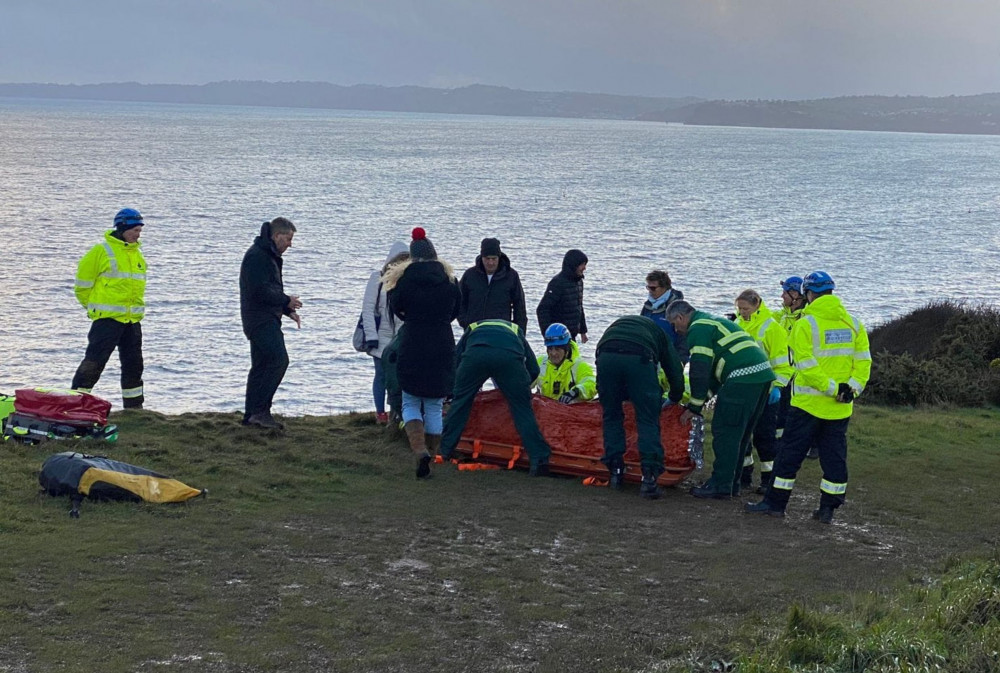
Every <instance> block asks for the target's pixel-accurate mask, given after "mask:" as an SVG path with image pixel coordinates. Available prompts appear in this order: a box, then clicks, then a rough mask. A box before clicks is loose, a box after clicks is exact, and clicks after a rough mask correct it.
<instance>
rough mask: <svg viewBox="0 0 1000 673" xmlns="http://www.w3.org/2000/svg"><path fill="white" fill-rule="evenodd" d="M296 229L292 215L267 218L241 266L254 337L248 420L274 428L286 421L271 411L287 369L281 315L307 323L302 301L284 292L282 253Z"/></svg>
mask: <svg viewBox="0 0 1000 673" xmlns="http://www.w3.org/2000/svg"><path fill="white" fill-rule="evenodd" d="M294 235H295V225H294V224H292V221H291V220H287V219H285V218H284V217H278V218H275V219H274V220H272V221H271V222H265V223H264V224H263V225H262V226H261V228H260V236H258V237H257V238H256V239H254V242H253V245H251V246H250V249H249V250H247V252H246V254H245V255H244V256H243V264H242V265H241V266H240V318H242V320H243V334H245V335H246V337H247V339H249V340H250V374H249V375H248V376H247V397H246V407H245V409H244V412H243V424H244V425H256V426H258V427H261V428H268V429H272V430H280V429H282V427H284V426H282V424H281V423H279V422H278V421H276V420H274V418H273V417H272V416H271V404H272V403H273V401H274V393H275V391H276V390H277V389H278V385H279V384H280V383H281V379H282V378H284V376H285V370H286V369H288V351H286V350H285V337H284V335H283V334H282V333H281V316H283V315H287V316H288V317H289V318H291V319H292V320H294V321H295V324H296V325H298V326H299V327H301V326H302V323H301V321H300V320H299V314H298V313H296V310H297V309H299V308H301V306H302V302H301V301H299V298H298V297H296V296H290V295H287V294H285V290H284V285H283V284H282V280H281V266H282V260H281V256H282V255H283V254H284V252H285V251H286V250H288V248H290V247H292V237H293V236H294Z"/></svg>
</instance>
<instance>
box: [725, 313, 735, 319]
mask: <svg viewBox="0 0 1000 673" xmlns="http://www.w3.org/2000/svg"><path fill="white" fill-rule="evenodd" d="M726 318H727V319H728V320H732V321H735V320H736V314H735V313H727V314H726Z"/></svg>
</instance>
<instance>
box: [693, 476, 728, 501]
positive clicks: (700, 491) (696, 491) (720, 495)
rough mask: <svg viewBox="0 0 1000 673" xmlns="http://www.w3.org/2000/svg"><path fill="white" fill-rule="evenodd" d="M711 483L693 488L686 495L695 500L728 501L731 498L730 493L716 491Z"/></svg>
mask: <svg viewBox="0 0 1000 673" xmlns="http://www.w3.org/2000/svg"><path fill="white" fill-rule="evenodd" d="M711 483H712V482H711V481H706V482H705V483H704V484H702V485H701V486H693V487H692V488H691V490H690V491H688V493H690V494H691V495H693V496H694V497H696V498H707V499H713V500H729V499H730V498H732V497H733V494H732V492H731V491H729V490H726V491H717V490H715V487H713V486H712V485H711Z"/></svg>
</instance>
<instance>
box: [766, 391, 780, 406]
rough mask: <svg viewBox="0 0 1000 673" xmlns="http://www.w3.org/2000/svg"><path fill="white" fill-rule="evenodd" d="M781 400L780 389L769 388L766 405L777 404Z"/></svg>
mask: <svg viewBox="0 0 1000 673" xmlns="http://www.w3.org/2000/svg"><path fill="white" fill-rule="evenodd" d="M780 399H781V388H771V392H770V393H768V394H767V403H768V404H777V403H778V400H780Z"/></svg>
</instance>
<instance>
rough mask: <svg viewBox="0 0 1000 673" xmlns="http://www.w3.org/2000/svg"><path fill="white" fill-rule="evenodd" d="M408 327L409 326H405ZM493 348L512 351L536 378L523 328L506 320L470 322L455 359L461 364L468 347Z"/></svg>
mask: <svg viewBox="0 0 1000 673" xmlns="http://www.w3.org/2000/svg"><path fill="white" fill-rule="evenodd" d="M407 329H409V327H407ZM477 347H479V348H483V347H487V348H494V349H497V350H505V351H510V352H511V353H514V355H516V356H517V357H518V359H520V360H521V361H523V362H524V368H525V369H526V370H527V372H528V378H529V379H530V380H532V381H534V380H535V379H537V378H538V373H539V370H538V361H537V360H536V359H535V353H534V351H532V350H531V344H529V343H528V340H527V338H525V336H524V330H522V329H521V328H520V327H518V326H517V325H515V324H514V323H512V322H509V321H507V320H482V321H480V322H474V323H470V324H469V326H468V327H467V328H466V330H465V334H463V335H462V338H461V339H459V341H458V346H457V347H456V348H455V356H456V361H457V362H458V363H459V366H461V364H462V356H463V354H464V353H465V351H466V350H468V349H470V348H477Z"/></svg>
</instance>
